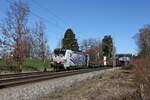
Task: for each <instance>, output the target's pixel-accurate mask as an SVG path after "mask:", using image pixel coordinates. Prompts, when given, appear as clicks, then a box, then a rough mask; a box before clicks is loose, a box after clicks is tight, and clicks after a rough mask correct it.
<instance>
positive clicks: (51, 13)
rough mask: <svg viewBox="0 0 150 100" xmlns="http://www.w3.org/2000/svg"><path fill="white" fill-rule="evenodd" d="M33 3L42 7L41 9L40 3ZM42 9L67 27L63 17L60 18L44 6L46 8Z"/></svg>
mask: <svg viewBox="0 0 150 100" xmlns="http://www.w3.org/2000/svg"><path fill="white" fill-rule="evenodd" d="M31 1H32V2H33V3H35V4H36V5H37V6H40V7H41V5H40V4H39V3H38V2H35V1H34V0H31ZM41 8H43V9H44V11H45V10H47V12H48V13H50V14H51V15H53V16H54V17H55V18H56V19H58V20H60V21H61V22H63V23H64V25H65V26H67V24H66V22H65V21H64V20H63V19H62V18H61V17H59V16H58V15H56V14H55V13H54V12H53V11H51V10H50V9H48V8H47V7H45V6H44V7H41Z"/></svg>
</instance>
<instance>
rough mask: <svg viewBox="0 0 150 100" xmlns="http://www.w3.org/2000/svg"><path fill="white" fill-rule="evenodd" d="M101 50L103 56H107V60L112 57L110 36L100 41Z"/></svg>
mask: <svg viewBox="0 0 150 100" xmlns="http://www.w3.org/2000/svg"><path fill="white" fill-rule="evenodd" d="M102 50H103V55H104V56H107V57H108V58H111V57H112V51H113V40H112V37H111V36H110V35H106V36H105V37H104V39H103V40H102Z"/></svg>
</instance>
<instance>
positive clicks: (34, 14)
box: [6, 0, 65, 30]
mask: <svg viewBox="0 0 150 100" xmlns="http://www.w3.org/2000/svg"><path fill="white" fill-rule="evenodd" d="M6 2H8V3H10V4H11V3H13V1H9V0H6ZM30 13H31V14H32V15H33V16H35V17H37V18H39V19H42V20H44V21H46V23H49V24H52V25H54V26H55V27H56V28H58V29H60V30H64V29H65V28H63V27H62V26H60V25H58V23H53V22H52V21H50V20H49V19H47V18H44V17H43V16H41V15H38V14H36V13H34V12H33V11H30Z"/></svg>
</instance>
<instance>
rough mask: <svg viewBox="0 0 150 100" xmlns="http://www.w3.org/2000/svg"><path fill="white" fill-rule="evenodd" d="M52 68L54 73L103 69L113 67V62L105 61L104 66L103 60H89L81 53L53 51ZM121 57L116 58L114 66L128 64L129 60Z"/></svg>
mask: <svg viewBox="0 0 150 100" xmlns="http://www.w3.org/2000/svg"><path fill="white" fill-rule="evenodd" d="M125 56H126V55H125ZM52 58H53V63H52V66H53V68H54V70H55V71H57V70H70V69H80V68H89V67H92V68H93V67H104V66H113V60H112V59H110V60H107V65H105V64H104V60H96V61H93V60H90V56H89V54H88V53H85V52H82V51H72V50H69V49H55V50H54V52H53V57H52ZM125 58H127V57H124V56H121V57H118V55H117V58H116V60H115V61H116V66H124V65H126V64H129V61H130V60H129V59H125Z"/></svg>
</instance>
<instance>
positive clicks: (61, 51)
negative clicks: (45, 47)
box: [54, 49, 66, 56]
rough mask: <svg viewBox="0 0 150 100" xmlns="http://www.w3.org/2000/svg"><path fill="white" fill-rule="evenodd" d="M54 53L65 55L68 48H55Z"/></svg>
mask: <svg viewBox="0 0 150 100" xmlns="http://www.w3.org/2000/svg"><path fill="white" fill-rule="evenodd" d="M54 54H55V56H65V54H66V50H65V49H55V50H54Z"/></svg>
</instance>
